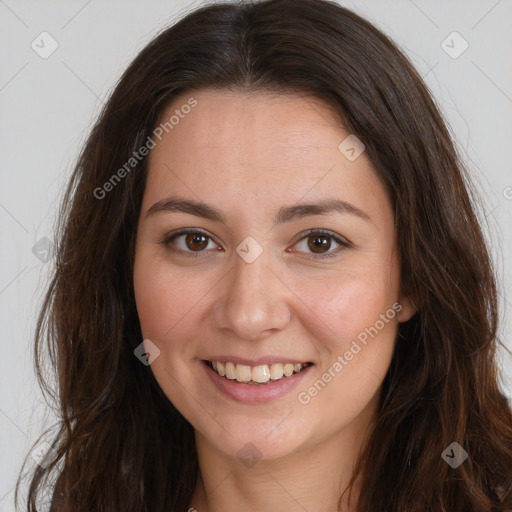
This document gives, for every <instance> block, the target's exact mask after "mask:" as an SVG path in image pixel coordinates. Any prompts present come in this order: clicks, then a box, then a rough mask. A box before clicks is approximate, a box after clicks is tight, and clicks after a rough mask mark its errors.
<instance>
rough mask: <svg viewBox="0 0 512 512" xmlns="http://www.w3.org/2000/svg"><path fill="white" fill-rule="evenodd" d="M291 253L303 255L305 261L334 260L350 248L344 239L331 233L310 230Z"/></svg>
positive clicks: (349, 244)
mask: <svg viewBox="0 0 512 512" xmlns="http://www.w3.org/2000/svg"><path fill="white" fill-rule="evenodd" d="M294 247H295V250H294V251H293V252H301V253H304V256H303V257H304V258H307V259H317V260H320V259H325V258H334V257H336V256H338V255H339V254H340V252H341V251H342V250H343V249H347V248H349V247H351V243H350V242H349V241H348V240H347V239H345V238H344V237H342V236H340V235H337V234H335V233H333V232H331V231H323V230H314V229H312V230H310V231H308V232H306V233H304V236H303V237H302V238H301V239H300V240H299V241H298V242H297V243H296V244H295V246H294Z"/></svg>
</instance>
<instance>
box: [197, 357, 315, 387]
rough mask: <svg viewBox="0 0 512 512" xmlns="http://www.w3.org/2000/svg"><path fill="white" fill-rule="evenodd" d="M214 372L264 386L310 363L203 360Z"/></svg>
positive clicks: (294, 372)
mask: <svg viewBox="0 0 512 512" xmlns="http://www.w3.org/2000/svg"><path fill="white" fill-rule="evenodd" d="M204 363H205V364H206V365H207V366H208V367H209V368H210V369H211V370H213V371H214V372H215V373H217V374H218V375H220V376H221V377H224V378H225V379H227V380H232V381H237V382H240V383H244V384H249V385H256V386H265V385H268V384H269V383H273V382H277V381H281V380H286V379H287V378H288V377H291V376H292V375H295V374H297V373H300V372H302V371H303V370H304V369H305V368H307V367H309V366H311V365H312V363H310V362H305V363H272V364H259V365H257V366H249V365H245V364H236V363H232V362H229V361H228V362H221V361H204Z"/></svg>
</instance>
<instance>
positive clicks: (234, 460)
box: [134, 90, 414, 512]
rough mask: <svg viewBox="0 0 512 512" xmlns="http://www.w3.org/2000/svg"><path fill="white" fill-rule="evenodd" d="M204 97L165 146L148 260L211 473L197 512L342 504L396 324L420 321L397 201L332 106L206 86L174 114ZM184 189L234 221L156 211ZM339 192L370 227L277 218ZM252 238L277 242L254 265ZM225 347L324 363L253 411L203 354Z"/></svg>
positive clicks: (147, 322) (157, 322) (147, 319)
mask: <svg viewBox="0 0 512 512" xmlns="http://www.w3.org/2000/svg"><path fill="white" fill-rule="evenodd" d="M191 96H193V97H194V98H195V99H196V100H197V106H196V107H195V108H194V109H192V111H191V112H190V113H189V114H187V115H186V116H184V118H183V119H180V122H179V124H177V125H176V126H174V128H173V129H172V130H170V131H169V133H168V134H166V135H165V136H164V137H163V138H162V141H161V142H158V144H157V146H156V147H155V148H154V149H152V151H151V154H150V161H149V171H148V180H147V184H146V189H145V192H144V199H143V205H142V210H141V216H140V220H139V226H138V232H137V243H136V258H135V266H134V286H135V296H136V301H137V308H138V313H139V318H140V323H141V327H142V332H143V336H144V339H146V338H149V339H151V340H152V341H153V342H154V343H155V344H156V345H157V346H158V348H159V349H160V355H159V357H158V358H156V360H155V361H154V362H153V363H152V364H151V370H152V371H153V373H154V376H155V378H156V379H157V381H158V383H159V384H160V386H161V387H162V389H163V391H164V392H165V394H166V395H167V396H168V398H169V400H171V401H172V402H173V404H174V405H175V406H176V407H177V408H178V410H179V411H180V412H181V413H182V414H183V416H184V417H185V418H187V420H188V421H189V422H190V423H191V424H192V425H193V427H194V429H195V432H196V440H197V452H198V459H199V464H200V471H201V477H200V481H199V483H198V486H197V488H196V492H195V494H194V498H193V500H192V502H191V504H190V505H191V507H194V508H195V509H197V510H198V511H199V512H206V511H209V512H213V511H221V510H222V511H225V510H244V509H249V510H255V511H265V512H267V511H268V510H288V511H296V510H297V511H298V510H300V511H303V510H304V509H305V510H316V511H324V510H325V511H332V510H336V504H337V502H338V499H339V496H340V495H341V491H343V489H344V488H345V486H346V485H347V483H348V481H349V479H350V476H351V471H352V468H353V465H354V463H355V460H356V457H357V456H358V454H359V452H360V449H361V446H362V445H363V443H364V441H365V439H366V437H365V435H367V434H368V432H369V430H370V429H371V426H372V424H373V422H374V421H375V417H376V411H377V404H378V396H379V391H380V388H381V385H382V381H383V379H384V377H385V375H386V371H387V369H388V367H389V364H390V361H391V358H392V354H393V349H394V343H395V338H396V334H397V328H398V323H399V322H404V321H407V320H408V319H409V318H410V317H411V316H412V315H413V314H414V309H413V307H412V306H411V304H410V302H409V301H408V299H407V297H406V296H405V295H404V294H403V293H402V291H401V288H400V261H399V255H398V253H397V248H396V237H395V232H394V219H393V209H392V205H391V203H390V200H389V197H388V194H387V192H386V190H385V188H384V186H383V184H382V183H381V181H380V179H379V178H378V176H377V174H376V172H375V171H374V169H373V168H372V167H371V165H370V163H369V161H368V159H367V157H366V155H365V153H363V154H362V155H361V156H359V157H358V158H357V159H356V160H355V161H349V160H348V159H347V158H346V157H345V156H344V155H343V154H342V153H341V152H340V151H339V150H338V145H339V144H340V142H341V141H343V140H344V139H345V138H346V137H347V135H349V132H348V131H347V130H346V129H344V128H343V125H342V123H341V121H340V119H339V118H338V117H337V116H336V114H335V113H334V112H333V111H332V110H331V109H330V108H329V107H328V106H326V105H325V104H323V103H322V102H320V101H319V100H317V99H314V98H310V97H304V96H299V95H294V94H281V95H275V94H269V93H263V92H259V93H247V92H228V91H212V90H200V91H195V92H194V94H190V93H189V94H184V95H183V96H181V97H179V98H176V99H175V100H174V101H173V103H172V105H169V107H168V109H167V110H166V112H165V113H164V115H163V116H162V119H163V120H166V119H169V117H170V116H171V115H172V114H173V113H174V110H175V109H176V108H180V106H181V105H184V104H185V103H186V102H187V100H188V98H190V97H191ZM171 195H174V196H180V197H183V198H187V199H192V200H201V201H204V202H206V203H208V204H210V205H212V206H214V207H215V208H216V209H218V210H221V211H222V212H223V214H224V216H225V222H224V223H222V222H215V221H212V220H208V219H204V218H201V217H197V216H195V215H193V214H191V213H183V212H171V211H160V212H157V213H154V214H150V215H147V211H148V210H149V208H150V207H151V206H152V205H153V204H154V203H156V202H157V201H160V200H162V199H165V198H166V197H168V196H171ZM326 198H335V199H340V200H344V201H347V202H349V203H351V204H352V205H354V206H356V207H357V208H359V209H360V210H362V211H364V212H365V213H366V214H367V215H368V217H369V218H370V220H366V219H363V218H360V217H359V216H357V215H353V214H350V213H340V212H329V213H326V214H323V215H318V214H317V215H312V216H307V217H304V218H299V219H295V220H292V221H290V222H286V223H283V224H279V225H276V226H274V224H273V219H274V216H275V214H276V213H277V211H278V210H279V209H280V208H281V207H283V206H289V205H295V204H297V203H299V202H317V201H319V200H321V199H326ZM181 228H197V229H200V230H202V231H204V232H206V234H207V235H208V236H209V237H210V238H209V239H206V240H207V246H206V247H205V248H202V252H201V247H204V245H205V244H203V246H201V244H199V250H198V245H197V242H196V245H194V242H192V244H190V243H189V245H187V244H186V235H184V236H181V237H178V238H177V239H174V245H173V242H170V243H169V244H168V246H166V245H165V244H164V243H162V241H163V240H164V239H165V238H166V235H168V234H169V233H172V232H174V231H176V230H178V229H181ZM310 229H322V230H328V231H332V232H333V235H334V236H337V237H339V238H341V239H342V240H347V241H348V242H349V243H350V245H349V246H348V247H343V246H339V245H338V244H337V243H336V241H335V239H333V238H329V237H328V238H327V242H328V241H330V242H331V246H330V248H328V249H326V250H325V252H328V253H336V255H335V256H334V257H332V258H327V259H324V260H322V259H320V258H318V259H308V257H313V258H314V257H316V256H318V254H317V253H315V252H313V250H312V249H311V248H310V247H309V246H308V240H311V238H313V239H314V238H315V236H314V235H313V236H312V237H311V235H309V234H308V233H305V232H306V231H307V230H310ZM248 236H251V237H253V238H254V239H255V240H256V241H257V242H258V243H259V245H260V246H261V248H262V249H263V252H262V254H261V255H260V256H259V257H258V258H257V259H256V260H255V261H253V262H252V263H247V262H246V261H245V260H244V259H243V258H242V257H240V256H239V255H238V254H237V252H236V248H237V247H238V246H239V244H240V243H241V242H242V241H243V240H244V239H245V238H246V237H248ZM308 237H310V238H309V239H308ZM170 247H171V248H175V249H176V250H179V249H181V250H182V251H184V252H185V251H188V253H186V254H182V253H181V254H179V253H178V254H177V253H173V252H171V250H170ZM338 247H340V249H339V250H338ZM194 251H195V252H194ZM198 252H199V257H197V258H196V257H191V256H187V254H189V255H190V254H196V255H197V254H198ZM320 254H321V253H320ZM395 303H399V304H400V305H401V308H402V309H401V311H400V313H398V315H396V317H395V318H393V319H392V320H390V321H388V322H387V323H385V326H384V328H382V329H381V330H380V331H379V332H378V334H377V335H376V336H374V337H373V338H369V341H368V343H367V345H365V346H363V345H361V344H359V345H361V347H362V350H360V351H359V352H358V353H357V354H356V355H354V357H353V359H352V360H351V361H349V362H348V363H347V364H346V365H344V367H343V370H342V371H340V372H338V373H336V374H335V375H336V376H335V377H334V378H332V379H331V380H330V382H329V383H328V384H327V385H326V386H325V387H324V388H323V389H322V390H321V391H320V392H318V394H317V395H316V396H314V397H312V398H311V400H310V401H309V403H307V404H306V405H304V404H302V403H300V402H299V400H298V394H299V392H301V391H305V390H306V391H307V390H308V388H309V387H310V386H312V385H313V384H314V383H315V382H316V381H318V379H320V378H321V377H322V374H324V373H325V372H326V371H328V369H329V367H332V365H333V363H334V362H335V361H336V359H337V357H338V356H343V354H345V352H346V351H347V350H348V349H349V347H350V345H351V343H352V341H353V340H355V339H357V336H358V335H359V334H360V333H361V332H363V331H364V330H365V329H366V328H369V327H370V326H374V325H375V323H376V321H377V320H379V318H380V315H382V314H383V313H385V312H386V311H387V310H389V309H390V308H391V307H392V305H393V304H395ZM221 354H222V355H234V356H238V357H245V358H248V359H254V358H257V357H261V356H268V355H275V356H279V357H281V358H282V360H283V362H286V361H287V360H290V359H291V360H296V359H299V360H302V361H304V362H307V361H309V362H312V363H313V364H314V366H312V367H311V368H310V369H309V371H308V374H307V375H305V376H304V378H303V379H302V380H301V382H300V384H299V386H297V387H296V388H294V389H293V390H292V391H290V392H289V393H287V394H286V395H285V396H283V397H280V398H278V399H275V400H271V401H269V402H265V403H259V404H246V403H241V402H237V401H234V400H232V399H231V398H228V397H226V396H225V395H223V394H221V393H220V392H219V391H218V390H217V388H216V387H214V386H213V385H212V383H211V382H210V380H209V379H208V378H206V377H205V373H204V369H203V366H202V365H203V363H202V360H205V359H210V358H211V357H212V356H214V355H221ZM248 442H250V443H252V444H253V445H254V446H255V447H256V448H257V450H258V453H259V454H261V460H259V461H258V462H257V463H256V464H255V465H253V466H252V467H247V466H246V465H245V464H244V463H243V462H242V461H241V460H240V459H239V458H238V456H237V452H238V451H239V450H240V449H241V448H242V447H244V445H246V443H248ZM357 492H358V489H357V486H356V495H357ZM344 503H345V505H347V502H346V501H344ZM349 510H353V505H352V504H350V507H349Z"/></svg>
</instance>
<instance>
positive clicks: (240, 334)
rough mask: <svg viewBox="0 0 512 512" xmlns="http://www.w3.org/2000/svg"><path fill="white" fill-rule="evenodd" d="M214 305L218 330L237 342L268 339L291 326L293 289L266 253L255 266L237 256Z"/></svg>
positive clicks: (255, 262) (258, 259) (256, 261)
mask: <svg viewBox="0 0 512 512" xmlns="http://www.w3.org/2000/svg"><path fill="white" fill-rule="evenodd" d="M234 259H235V262H234V266H233V269H232V270H231V272H229V274H228V276H226V278H225V280H223V281H224V286H223V287H222V290H221V291H220V298H219V299H218V300H217V301H216V303H215V305H214V311H213V314H214V321H215V325H216V326H217V328H219V329H222V330H229V331H231V333H232V334H233V336H236V337H237V339H245V340H258V339H264V338H266V337H268V336H270V335H271V334H272V333H275V332H277V331H279V330H282V329H285V328H286V327H287V326H288V325H289V324H290V319H291V314H290V308H289V304H290V301H289V299H290V295H291V294H292V292H291V290H290V289H289V288H288V287H287V286H286V285H285V284H284V283H283V281H282V280H281V279H280V278H279V277H278V275H277V272H276V270H275V269H274V268H272V266H271V262H270V261H269V258H267V257H266V253H265V251H264V252H263V254H261V255H260V256H259V257H258V258H257V259H256V260H255V261H253V262H252V263H247V262H245V261H244V260H243V259H242V258H241V257H239V256H238V255H235V257H234Z"/></svg>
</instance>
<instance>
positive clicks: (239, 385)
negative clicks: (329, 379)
mask: <svg viewBox="0 0 512 512" xmlns="http://www.w3.org/2000/svg"><path fill="white" fill-rule="evenodd" d="M312 366H313V365H310V366H308V367H306V368H304V369H303V370H301V371H300V372H299V373H294V374H293V375H290V377H283V378H282V379H280V380H270V381H268V383H267V384H245V383H243V382H238V381H237V380H236V379H233V380H231V379H226V377H221V376H220V375H219V374H218V373H217V372H216V371H214V370H213V369H212V368H210V366H209V365H208V364H207V363H206V362H204V361H203V367H204V369H205V372H206V374H207V375H208V377H209V378H210V379H211V381H212V382H213V383H214V384H215V386H216V387H217V389H218V390H219V391H221V392H222V393H223V394H224V395H227V396H228V397H229V398H231V399H233V400H236V401H237V402H244V403H251V404H252V403H262V402H270V401H271V400H276V399H278V398H281V397H282V396H284V395H286V394H287V393H289V392H290V391H291V390H292V389H293V388H294V387H295V386H297V384H298V383H299V382H300V381H301V380H302V379H303V377H304V375H305V374H306V373H308V372H309V370H310V369H311V368H312Z"/></svg>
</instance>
